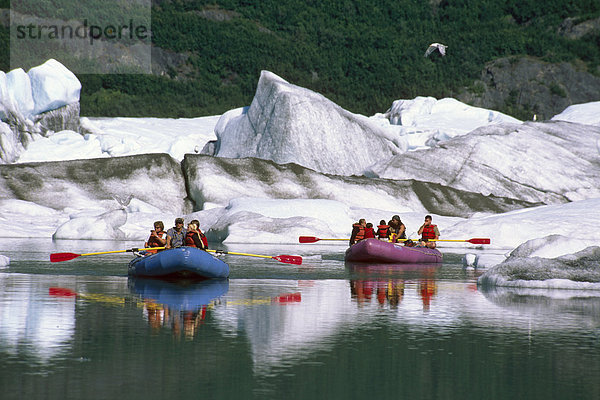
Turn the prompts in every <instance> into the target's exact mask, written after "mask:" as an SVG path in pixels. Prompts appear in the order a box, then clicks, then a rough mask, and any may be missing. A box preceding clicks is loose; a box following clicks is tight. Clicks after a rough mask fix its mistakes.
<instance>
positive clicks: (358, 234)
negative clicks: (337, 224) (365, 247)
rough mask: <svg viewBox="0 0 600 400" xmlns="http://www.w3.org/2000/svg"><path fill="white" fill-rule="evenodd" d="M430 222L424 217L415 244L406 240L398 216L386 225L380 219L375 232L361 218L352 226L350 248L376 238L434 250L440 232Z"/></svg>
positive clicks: (403, 227) (428, 218) (429, 216)
mask: <svg viewBox="0 0 600 400" xmlns="http://www.w3.org/2000/svg"><path fill="white" fill-rule="evenodd" d="M431 220H432V218H431V215H426V216H425V222H424V223H423V225H421V227H420V228H419V231H418V234H419V235H421V238H420V239H419V240H418V241H417V243H415V242H413V241H412V240H411V239H407V238H406V226H405V225H404V224H403V223H402V220H401V219H400V216H398V215H394V216H393V217H392V219H391V220H390V221H389V222H388V223H387V224H386V223H385V220H383V219H382V220H381V221H380V222H379V225H378V226H377V231H375V228H374V227H373V224H372V223H370V222H366V220H365V219H364V218H361V219H360V220H358V222H357V223H355V224H353V225H352V235H350V246H352V245H353V244H355V243H357V242H358V241H360V240H363V239H369V238H372V239H375V238H377V239H379V240H383V241H386V242H392V243H401V242H404V245H405V246H411V247H412V246H418V247H429V248H431V249H434V248H435V241H436V240H438V239H439V237H440V231H439V229H438V227H437V225H434V224H432V223H431Z"/></svg>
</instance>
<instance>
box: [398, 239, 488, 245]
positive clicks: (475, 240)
mask: <svg viewBox="0 0 600 400" xmlns="http://www.w3.org/2000/svg"><path fill="white" fill-rule="evenodd" d="M400 240H408V239H400ZM417 240H418V239H417ZM429 241H430V242H467V243H471V244H490V243H491V240H490V239H489V238H472V239H437V240H436V239H429Z"/></svg>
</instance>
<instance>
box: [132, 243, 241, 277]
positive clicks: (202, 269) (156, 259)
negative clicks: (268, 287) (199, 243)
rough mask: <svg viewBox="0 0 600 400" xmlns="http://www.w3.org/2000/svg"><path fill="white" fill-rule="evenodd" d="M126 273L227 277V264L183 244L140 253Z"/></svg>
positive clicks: (136, 274)
mask: <svg viewBox="0 0 600 400" xmlns="http://www.w3.org/2000/svg"><path fill="white" fill-rule="evenodd" d="M128 273H129V275H131V276H146V277H167V276H172V277H177V278H198V279H212V278H227V277H229V265H227V263H226V262H225V261H223V260H221V259H219V258H217V257H215V256H213V255H212V254H210V253H208V252H206V251H205V250H202V249H199V248H196V247H188V246H184V247H176V248H173V249H167V250H163V251H159V252H157V253H155V254H151V255H140V256H138V257H136V258H134V259H133V260H131V261H130V262H129V268H128Z"/></svg>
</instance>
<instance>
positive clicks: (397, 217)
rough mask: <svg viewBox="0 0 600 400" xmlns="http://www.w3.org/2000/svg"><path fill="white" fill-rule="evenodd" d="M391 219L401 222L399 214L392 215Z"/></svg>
mask: <svg viewBox="0 0 600 400" xmlns="http://www.w3.org/2000/svg"><path fill="white" fill-rule="evenodd" d="M392 221H397V222H398V223H401V222H402V221H401V220H400V216H399V215H394V216H393V217H392Z"/></svg>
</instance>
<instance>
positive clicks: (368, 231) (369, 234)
mask: <svg viewBox="0 0 600 400" xmlns="http://www.w3.org/2000/svg"><path fill="white" fill-rule="evenodd" d="M365 239H375V229H373V224H372V223H370V222H367V225H366V226H365Z"/></svg>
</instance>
